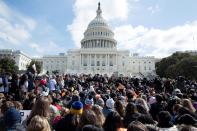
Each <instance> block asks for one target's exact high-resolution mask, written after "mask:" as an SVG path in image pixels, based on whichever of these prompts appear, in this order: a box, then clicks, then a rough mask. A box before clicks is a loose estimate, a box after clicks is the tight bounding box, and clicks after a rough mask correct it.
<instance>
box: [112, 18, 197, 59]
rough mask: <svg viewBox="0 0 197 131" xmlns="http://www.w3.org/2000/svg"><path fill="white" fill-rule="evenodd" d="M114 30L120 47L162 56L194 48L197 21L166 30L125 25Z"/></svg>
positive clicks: (142, 53)
mask: <svg viewBox="0 0 197 131" xmlns="http://www.w3.org/2000/svg"><path fill="white" fill-rule="evenodd" d="M114 32H115V38H116V40H117V41H118V48H121V49H130V51H131V52H132V53H136V52H137V53H140V54H141V55H151V56H155V57H159V58H161V57H165V56H168V55H170V54H171V53H173V52H175V51H185V50H194V41H193V36H195V35H197V34H195V33H196V32H197V21H194V22H191V23H187V24H184V25H180V26H175V27H172V28H169V29H166V30H162V29H154V28H146V27H144V26H137V27H133V26H132V25H124V26H119V27H116V28H115V30H114Z"/></svg>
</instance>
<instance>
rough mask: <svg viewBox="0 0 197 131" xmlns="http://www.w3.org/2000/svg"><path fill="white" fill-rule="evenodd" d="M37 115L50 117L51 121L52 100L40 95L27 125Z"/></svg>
mask: <svg viewBox="0 0 197 131" xmlns="http://www.w3.org/2000/svg"><path fill="white" fill-rule="evenodd" d="M35 115H39V116H41V117H45V118H46V119H48V121H50V102H49V99H48V98H47V97H40V98H38V99H37V100H36V103H35V105H34V106H33V109H32V111H31V113H30V115H29V117H28V118H27V123H26V125H27V126H28V125H29V123H30V121H31V119H32V118H33V117H34V116H35Z"/></svg>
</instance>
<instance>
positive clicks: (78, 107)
mask: <svg viewBox="0 0 197 131" xmlns="http://www.w3.org/2000/svg"><path fill="white" fill-rule="evenodd" d="M70 112H71V113H72V114H82V113H83V104H82V103H81V102H80V101H75V102H73V103H72V105H71V109H70Z"/></svg>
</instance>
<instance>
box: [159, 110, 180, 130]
mask: <svg viewBox="0 0 197 131" xmlns="http://www.w3.org/2000/svg"><path fill="white" fill-rule="evenodd" d="M157 127H158V128H159V130H161V131H162V130H163V131H165V130H169V131H177V128H176V126H174V125H173V123H172V116H171V115H170V113H169V112H168V111H161V112H159V115H158V124H157Z"/></svg>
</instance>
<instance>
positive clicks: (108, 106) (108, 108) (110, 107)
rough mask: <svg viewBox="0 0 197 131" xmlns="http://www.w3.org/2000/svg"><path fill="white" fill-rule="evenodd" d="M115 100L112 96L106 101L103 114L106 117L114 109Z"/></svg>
mask: <svg viewBox="0 0 197 131" xmlns="http://www.w3.org/2000/svg"><path fill="white" fill-rule="evenodd" d="M114 103H115V102H114V100H113V99H112V98H110V99H108V100H107V101H106V104H105V107H104V108H103V114H104V116H105V117H107V115H108V114H109V113H110V112H112V111H114Z"/></svg>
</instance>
